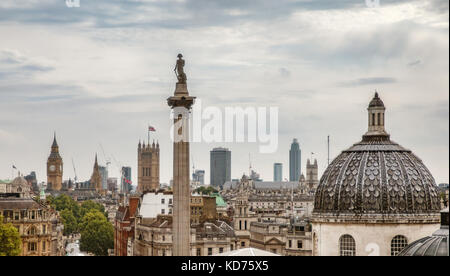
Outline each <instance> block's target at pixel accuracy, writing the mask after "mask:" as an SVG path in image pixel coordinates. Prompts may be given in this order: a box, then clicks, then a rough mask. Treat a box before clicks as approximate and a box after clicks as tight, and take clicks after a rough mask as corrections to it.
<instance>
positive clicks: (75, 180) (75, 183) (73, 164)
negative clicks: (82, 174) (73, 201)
mask: <svg viewBox="0 0 450 276" xmlns="http://www.w3.org/2000/svg"><path fill="white" fill-rule="evenodd" d="M72 166H73V173H74V174H75V177H74V178H73V181H74V187H77V181H78V177H77V170H76V169H75V162H74V161H73V157H72Z"/></svg>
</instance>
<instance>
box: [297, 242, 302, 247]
mask: <svg viewBox="0 0 450 276" xmlns="http://www.w3.org/2000/svg"><path fill="white" fill-rule="evenodd" d="M297 248H298V249H302V248H303V242H302V241H297Z"/></svg>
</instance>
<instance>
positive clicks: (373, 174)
mask: <svg viewBox="0 0 450 276" xmlns="http://www.w3.org/2000/svg"><path fill="white" fill-rule="evenodd" d="M375 98H378V95H377V94H376V95H375ZM378 99H379V98H378ZM377 101H378V100H377ZM379 101H380V102H381V99H379ZM372 102H373V100H372ZM372 102H371V104H372ZM381 103H382V102H381ZM370 112H373V110H371V107H370V106H369V114H370ZM382 118H383V121H382V124H381V123H378V124H377V122H374V123H373V122H369V132H368V133H370V134H371V133H372V132H370V127H371V125H370V124H372V123H373V124H377V127H378V128H379V129H380V131H379V132H377V135H368V134H367V133H366V134H365V135H364V136H363V139H362V141H361V142H359V143H356V144H354V145H353V146H352V147H350V148H349V149H347V150H344V151H343V152H342V153H341V154H340V155H339V156H338V157H336V158H335V159H334V160H333V162H332V163H331V164H330V165H329V166H328V168H327V169H326V170H325V172H324V174H323V175H322V177H321V179H320V183H319V186H318V188H317V192H316V196H315V202H314V211H313V214H314V216H315V217H327V216H333V217H336V216H343V217H350V218H351V219H355V216H356V217H358V219H362V218H374V217H379V216H377V215H381V217H383V220H384V221H386V219H387V217H389V216H387V215H395V216H397V215H407V216H409V217H410V218H411V215H413V216H414V219H416V218H417V217H418V216H421V215H423V216H422V217H424V218H427V219H431V221H436V220H437V221H438V219H439V216H438V214H439V210H440V201H439V196H438V195H439V193H438V190H437V186H436V184H435V181H434V178H433V176H432V175H431V173H430V172H429V171H428V169H427V168H426V167H425V165H424V164H423V163H422V161H421V160H420V159H419V158H418V157H417V156H416V155H414V154H413V153H412V152H411V151H410V150H408V149H405V148H403V147H402V146H400V145H398V144H397V143H395V142H393V141H391V140H390V137H389V134H387V133H386V132H385V131H384V112H383V114H382ZM380 121H381V120H380ZM372 126H373V125H372ZM429 214H431V216H428V215H429Z"/></svg>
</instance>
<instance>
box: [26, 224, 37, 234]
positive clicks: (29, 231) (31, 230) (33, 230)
mask: <svg viewBox="0 0 450 276" xmlns="http://www.w3.org/2000/svg"><path fill="white" fill-rule="evenodd" d="M28 235H36V228H34V226H32V227H31V228H30V229H28Z"/></svg>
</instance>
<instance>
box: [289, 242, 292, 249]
mask: <svg viewBox="0 0 450 276" xmlns="http://www.w3.org/2000/svg"><path fill="white" fill-rule="evenodd" d="M291 247H292V241H291V240H289V248H291Z"/></svg>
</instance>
